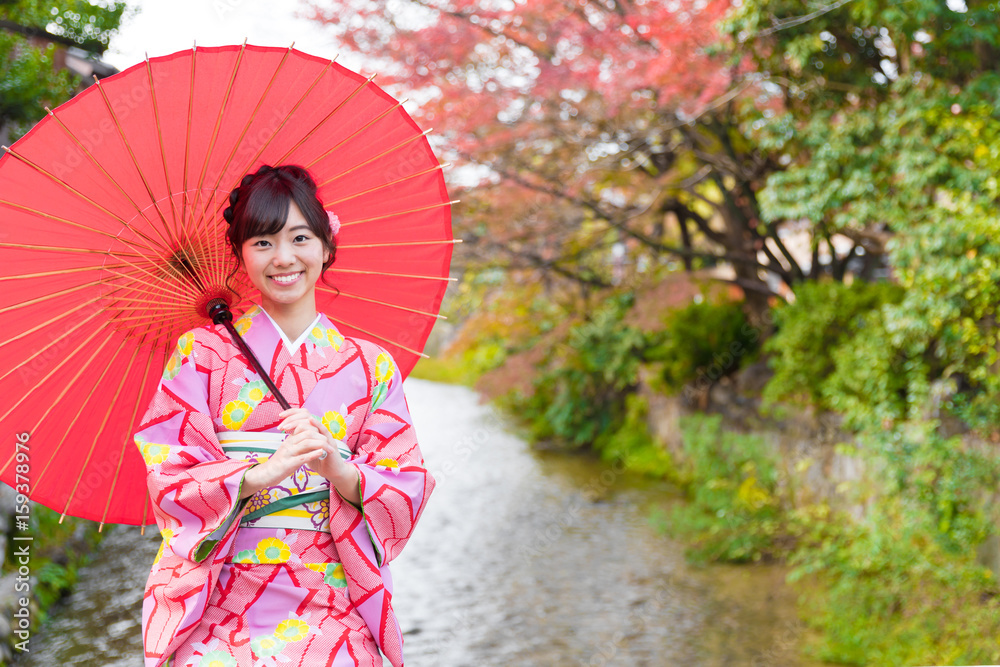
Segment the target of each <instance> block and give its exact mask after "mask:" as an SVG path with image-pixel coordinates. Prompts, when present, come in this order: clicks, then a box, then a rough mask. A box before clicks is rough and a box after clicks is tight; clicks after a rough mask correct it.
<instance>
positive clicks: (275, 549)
mask: <svg viewBox="0 0 1000 667" xmlns="http://www.w3.org/2000/svg"><path fill="white" fill-rule="evenodd" d="M255 553H256V554H257V560H258V562H261V563H287V562H288V559H289V557H290V556H291V555H292V550H291V549H290V548H289V546H288V545H287V544H285V543H284V542H282V541H281V540H279V539H278V538H276V537H265V538H264V539H263V540H261V541H260V542H258V543H257V550H256V552H255ZM279 636H280V635H279Z"/></svg>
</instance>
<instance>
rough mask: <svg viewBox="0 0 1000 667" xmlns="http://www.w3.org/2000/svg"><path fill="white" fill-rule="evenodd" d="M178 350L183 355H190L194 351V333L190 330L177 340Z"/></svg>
mask: <svg viewBox="0 0 1000 667" xmlns="http://www.w3.org/2000/svg"><path fill="white" fill-rule="evenodd" d="M177 351H178V352H180V353H181V356H184V357H186V356H189V355H190V354H191V353H192V352H194V334H193V333H191V332H190V331H188V332H187V333H186V334H184V335H182V336H181V337H180V338H179V339H178V340H177Z"/></svg>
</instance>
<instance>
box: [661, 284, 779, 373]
mask: <svg viewBox="0 0 1000 667" xmlns="http://www.w3.org/2000/svg"><path fill="white" fill-rule="evenodd" d="M759 339H760V331H758V330H757V329H755V328H753V327H752V326H750V324H749V323H748V322H747V319H746V316H745V315H744V314H743V310H742V308H741V306H740V304H739V303H738V302H734V301H730V300H714V301H709V300H705V301H702V302H700V303H698V302H692V303H691V304H689V305H687V306H685V307H684V308H680V309H678V310H675V311H672V312H671V313H669V314H668V315H667V317H666V319H665V326H664V329H663V331H661V332H659V333H658V334H656V335H655V337H654V340H653V345H652V346H651V347H650V349H649V351H648V352H647V354H646V357H647V359H650V360H652V361H658V362H660V363H662V366H663V371H662V374H661V378H662V381H663V385H664V387H663V388H664V389H666V391H667V392H671V393H676V392H678V391H680V390H681V389H683V388H684V387H685V386H686V385H687V384H688V383H691V382H694V381H699V382H702V383H707V384H711V383H714V382H715V381H716V380H718V379H719V378H720V377H723V376H725V375H728V374H730V373H733V372H735V371H736V370H738V369H739V367H740V366H741V365H742V364H744V363H747V362H750V361H753V360H754V359H755V358H756V356H757V352H758V343H759Z"/></svg>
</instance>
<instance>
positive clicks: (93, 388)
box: [34, 339, 122, 488]
mask: <svg viewBox="0 0 1000 667" xmlns="http://www.w3.org/2000/svg"><path fill="white" fill-rule="evenodd" d="M107 343H108V339H105V340H104V341H103V342H102V343H101V344H100V345H98V346H97V349H96V350H94V354H93V355H92V356H91V357H90V359H88V360H87V363H86V364H84V365H83V367H82V368H81V369H80V372H81V373H82V372H83V370H84V369H85V368H86V367H87V366H89V365H90V363H91V362H92V361H93V360H94V359H95V358H96V357H97V354H98V353H99V352H100V351H101V350H102V349H103V348H104V346H105V345H107ZM121 350H122V348H121V347H120V346H118V347H117V348H116V349H114V350H112V352H111V358H110V359H108V360H107V362H106V363H105V362H104V360H102V362H101V364H100V365H101V366H103V368H102V369H101V374H100V375H99V376H98V377H97V381H96V382H94V383H93V384H92V385H91V386H90V389H89V391H87V397H86V398H85V399H84V401H83V402H82V403H81V404H80V408H79V409H78V410H77V411H76V415H75V416H74V417H73V419H71V420H70V422H69V424H68V425H67V426H66V431H65V432H64V433H63V436H62V437H61V438H60V439H59V444H57V445H56V448H55V451H56V452H58V451H59V450H60V449H61V448H62V446H63V443H64V442H66V438H67V437H69V434H70V433H71V432H72V431H73V427H74V426H76V422H77V421H79V419H80V416H81V415H82V414H83V409H84V408H86V407H87V403H89V402H90V399H92V398H93V397H94V393H95V392H96V391H97V387H99V386H100V384H101V382H103V381H104V376H105V375H107V374H108V371H109V370H110V369H111V365H112V364H113V363H114V361H115V359H116V358H117V357H118V354H119V353H120V352H121ZM74 380H75V378H74ZM117 397H118V395H117V393H116V394H115V398H117ZM111 405H113V403H112V404H109V406H108V407H109V409H110V407H111ZM46 414H48V413H46ZM39 424H41V421H39ZM96 442H97V439H96V438H94V439H93V440H91V443H90V447H91V451H93V447H94V445H95V444H96ZM55 459H56V457H55V456H52V457H50V458H49V460H48V461H46V462H45V465H44V466H42V472H40V473H38V475H37V476H36V477H35V479H34V483H35V484H36V485H38V486H39V487H41V485H42V480H43V479H44V478H45V473H46V472H48V471H49V468H50V467H51V466H52V462H53V461H55ZM88 460H89V456H88ZM86 465H87V461H84V463H83V466H81V473H82V471H83V468H85V467H86ZM74 488H75V487H74Z"/></svg>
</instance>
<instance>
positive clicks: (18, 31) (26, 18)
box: [0, 0, 125, 141]
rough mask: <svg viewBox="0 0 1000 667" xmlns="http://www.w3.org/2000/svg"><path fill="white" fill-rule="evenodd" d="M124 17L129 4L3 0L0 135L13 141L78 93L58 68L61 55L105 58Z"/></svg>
mask: <svg viewBox="0 0 1000 667" xmlns="http://www.w3.org/2000/svg"><path fill="white" fill-rule="evenodd" d="M124 11H125V3H124V2H97V1H95V2H89V1H88V0H69V1H60V2H56V1H54V0H0V129H3V128H6V129H7V131H8V133H9V137H8V138H9V140H10V141H13V139H15V138H17V137H18V136H19V135H21V134H23V133H24V132H25V131H26V130H27V129H28V128H29V127H30V126H31V125H32V124H33V123H35V122H36V121H38V119H40V118H41V117H42V116H43V115H44V113H45V107H46V106H48V107H50V108H51V107H54V106H56V105H58V104H59V103H61V102H63V101H65V100H67V99H69V97H71V96H72V95H73V93H74V91H75V90H76V87H77V84H78V82H77V81H76V80H75V77H74V76H73V75H72V73H70V72H69V71H68V70H65V69H56V67H55V56H56V52H57V50H58V49H61V48H65V47H70V46H75V47H78V48H81V49H83V50H85V51H87V52H89V53H92V54H102V53H104V51H105V50H106V49H107V48H108V43H109V41H110V39H111V37H112V35H114V33H115V32H116V31H117V30H118V27H119V25H120V23H121V19H122V15H123V13H124Z"/></svg>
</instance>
